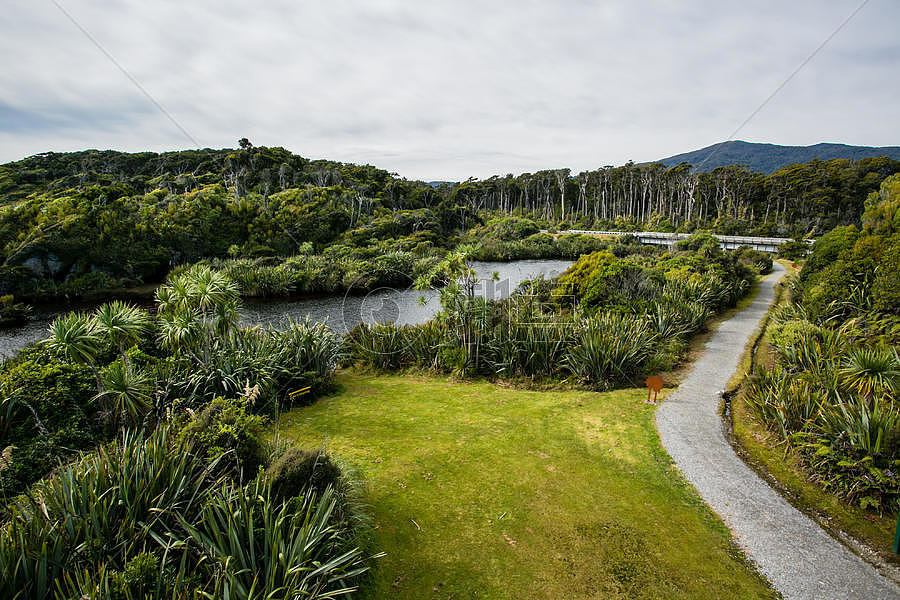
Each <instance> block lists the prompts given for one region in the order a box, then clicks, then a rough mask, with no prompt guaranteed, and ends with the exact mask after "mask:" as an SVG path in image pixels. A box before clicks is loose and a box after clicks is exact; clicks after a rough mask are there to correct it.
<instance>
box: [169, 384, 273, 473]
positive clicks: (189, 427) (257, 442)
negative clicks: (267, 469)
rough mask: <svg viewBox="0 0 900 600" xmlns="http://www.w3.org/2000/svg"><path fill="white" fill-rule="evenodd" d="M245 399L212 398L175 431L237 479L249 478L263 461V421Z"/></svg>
mask: <svg viewBox="0 0 900 600" xmlns="http://www.w3.org/2000/svg"><path fill="white" fill-rule="evenodd" d="M249 404H250V400H249V399H248V398H241V399H234V398H228V399H226V398H222V397H218V398H214V399H213V400H212V401H211V402H210V403H209V404H207V405H206V406H205V407H204V408H203V409H202V410H201V411H200V412H199V413H196V414H195V415H193V416H192V417H191V418H190V420H188V421H187V423H185V424H184V426H183V427H182V428H181V430H180V431H179V432H178V436H177V437H178V439H179V440H182V441H184V442H185V443H186V444H187V445H189V446H191V447H192V448H195V449H196V450H197V451H198V452H199V453H200V454H201V455H203V456H205V457H206V459H207V460H209V461H211V462H215V463H216V464H217V465H219V466H220V467H222V468H223V469H224V470H225V471H226V472H228V473H229V474H230V475H232V476H234V477H236V478H238V479H251V478H253V477H254V476H255V475H256V472H257V471H258V470H259V468H260V467H261V466H262V465H263V464H264V463H265V459H266V448H265V444H264V443H263V439H264V435H265V424H266V421H265V419H264V418H263V417H260V416H258V415H253V414H250V413H249V412H248V410H247V409H248V406H249Z"/></svg>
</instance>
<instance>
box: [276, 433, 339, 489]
mask: <svg viewBox="0 0 900 600" xmlns="http://www.w3.org/2000/svg"><path fill="white" fill-rule="evenodd" d="M268 476H269V481H270V483H271V487H272V494H273V496H274V497H275V498H278V499H289V498H293V497H296V496H305V495H306V494H307V493H308V492H309V491H312V492H314V493H316V494H318V495H322V494H323V493H324V492H325V490H326V488H332V489H334V490H336V491H338V492H340V491H341V469H340V468H339V467H338V466H337V465H335V464H334V462H333V461H332V460H331V457H330V456H328V455H327V454H325V453H324V452H322V451H320V450H306V449H303V448H298V447H296V446H291V447H289V448H288V449H287V450H285V451H284V453H283V454H282V455H281V456H279V457H278V458H277V459H276V460H275V461H274V462H273V463H272V466H271V467H269V474H268Z"/></svg>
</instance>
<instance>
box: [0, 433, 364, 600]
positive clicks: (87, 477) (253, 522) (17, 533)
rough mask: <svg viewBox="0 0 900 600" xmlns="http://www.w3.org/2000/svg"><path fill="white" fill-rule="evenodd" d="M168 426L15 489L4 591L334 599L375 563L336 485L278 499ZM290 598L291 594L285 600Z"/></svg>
mask: <svg viewBox="0 0 900 600" xmlns="http://www.w3.org/2000/svg"><path fill="white" fill-rule="evenodd" d="M216 470H217V466H216V461H215V460H214V461H212V462H209V461H208V460H207V458H206V457H205V456H204V455H203V452H202V451H200V452H198V450H197V448H196V447H195V446H194V445H193V443H192V442H191V440H190V439H188V438H185V437H182V438H180V440H178V441H176V440H173V439H172V437H171V436H170V433H169V430H168V428H167V427H165V426H163V427H161V428H159V429H158V430H157V431H156V432H155V433H153V434H151V435H149V436H141V435H138V434H134V433H126V434H124V435H123V438H122V439H121V441H120V442H119V443H117V444H112V445H108V446H104V447H102V448H100V449H99V451H98V452H96V453H93V454H89V455H86V456H85V457H84V458H83V459H82V460H81V461H80V462H78V463H75V464H70V465H67V466H64V467H62V468H60V470H59V471H58V473H57V474H56V475H55V476H54V477H51V478H49V479H47V480H46V481H44V482H43V483H41V484H40V486H38V487H37V488H35V489H33V490H32V493H31V494H29V495H27V496H21V497H19V498H18V499H17V500H16V502H15V503H14V504H12V505H10V507H9V514H8V518H7V519H6V520H5V521H4V523H3V524H2V526H0V596H3V597H4V598H11V599H14V600H25V599H29V598H35V599H41V600H44V599H48V598H53V599H59V600H62V599H64V598H73V597H78V598H81V597H102V598H136V597H139V598H160V599H162V598H182V597H201V598H221V597H231V598H238V599H241V600H244V599H247V600H249V599H250V598H260V597H295V596H297V597H299V596H302V597H305V598H311V599H316V598H334V597H338V596H343V595H347V594H349V593H350V592H351V591H353V590H354V589H355V583H356V582H357V581H358V580H359V577H360V576H361V575H362V574H363V573H364V572H365V571H366V570H367V568H368V559H367V558H366V557H365V556H364V555H363V553H362V552H361V551H360V550H359V549H357V548H356V547H354V546H353V544H352V539H353V535H354V534H353V531H352V529H351V528H350V526H349V524H348V523H347V522H346V521H341V520H335V519H334V518H333V515H334V514H335V511H336V510H337V509H338V508H340V507H339V502H340V501H339V499H338V498H336V497H335V496H334V494H333V493H332V492H331V490H330V489H328V490H326V491H325V492H324V493H322V494H321V495H318V494H316V493H314V492H311V491H308V490H307V491H305V492H304V493H303V494H302V497H301V498H300V499H299V501H297V502H290V503H286V502H281V501H277V500H275V499H274V498H273V497H272V495H271V493H270V491H269V485H268V483H267V482H266V480H265V478H262V477H258V478H256V479H254V480H253V481H251V482H250V483H249V484H248V485H247V486H246V487H242V486H240V485H238V484H236V483H233V482H230V481H228V480H223V479H221V478H219V477H216V476H215V472H216ZM281 594H285V596H280V595H281Z"/></svg>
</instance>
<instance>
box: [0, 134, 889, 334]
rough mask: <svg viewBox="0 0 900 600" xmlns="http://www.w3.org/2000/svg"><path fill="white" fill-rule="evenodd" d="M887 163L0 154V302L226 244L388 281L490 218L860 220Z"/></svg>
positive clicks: (314, 276)
mask: <svg viewBox="0 0 900 600" xmlns="http://www.w3.org/2000/svg"><path fill="white" fill-rule="evenodd" d="M898 170H900V162H898V161H895V160H892V159H889V158H869V159H863V160H860V161H848V160H832V161H827V162H822V161H813V162H811V163H807V164H800V165H793V166H790V167H785V168H784V169H781V170H779V171H778V172H776V173H773V174H772V175H768V176H767V175H764V174H762V173H756V172H752V171H747V170H745V169H742V168H739V167H721V168H718V169H715V170H713V171H712V172H710V173H693V172H691V170H690V168H689V167H688V166H687V165H679V166H676V167H673V168H670V169H669V168H666V167H665V166H664V165H662V164H651V165H634V164H631V163H629V164H627V165H625V166H622V167H617V168H613V167H603V168H600V169H597V170H592V171H584V172H581V173H577V174H574V173H571V172H570V171H569V170H568V169H556V170H545V171H538V172H535V173H525V174H522V175H519V176H513V175H507V176H504V177H492V178H490V179H486V180H468V181H465V182H462V183H458V184H441V185H438V186H436V187H435V186H432V185H429V184H426V183H423V182H413V181H407V180H405V179H401V178H398V177H397V176H395V175H392V174H390V173H388V172H386V171H384V170H380V169H377V168H375V167H372V166H368V165H366V166H358V165H351V164H344V163H338V162H331V161H324V160H310V159H307V158H303V157H301V156H297V155H295V154H292V153H290V152H288V151H287V150H284V149H282V148H265V147H258V148H257V147H253V146H252V145H250V144H249V142H246V143H245V144H243V145H242V148H240V149H238V150H210V149H204V150H190V151H183V152H168V153H163V154H156V153H138V154H127V153H122V152H114V151H96V150H88V151H84V152H75V153H46V154H41V155H36V156H33V157H29V158H27V159H24V160H21V161H17V162H14V163H8V164H5V165H2V166H0V297H2V298H3V300H2V305H0V306H2V307H3V308H2V310H3V311H4V313H8V314H12V313H14V312H15V311H16V310H18V309H17V308H16V303H17V302H19V301H22V300H25V301H36V300H48V299H53V298H59V299H73V298H78V297H85V296H89V295H90V294H91V293H92V292H95V291H98V290H111V289H122V288H135V287H140V286H142V285H144V284H154V285H155V284H158V283H159V282H161V281H163V280H164V279H165V277H166V275H167V274H168V273H169V272H170V271H172V270H173V269H175V268H177V267H179V266H183V265H190V264H193V263H195V262H197V261H201V260H220V261H223V260H232V261H235V262H233V263H231V264H225V263H220V264H217V265H216V267H217V268H222V269H228V271H229V273H230V274H231V275H232V276H233V277H235V278H236V279H238V280H240V282H241V284H242V288H243V291H244V292H245V295H292V294H309V293H323V292H334V291H343V290H346V289H349V288H352V287H354V286H358V287H359V288H361V289H367V288H368V287H371V286H373V285H376V284H378V283H383V284H390V285H394V284H396V282H395V281H391V279H390V277H389V276H388V273H389V272H393V273H406V274H408V275H410V279H414V278H415V277H417V276H419V275H420V274H422V273H424V272H426V271H427V270H428V269H429V268H430V266H432V265H433V262H429V261H434V260H438V259H440V258H441V257H442V256H443V255H444V254H445V253H446V252H447V251H448V250H449V249H451V248H453V247H455V246H456V245H457V243H458V242H459V241H460V239H461V238H462V237H465V236H466V235H467V234H468V235H471V232H472V230H473V228H475V227H480V226H482V225H485V224H489V223H490V222H491V220H493V219H511V218H514V219H524V220H526V221H531V225H527V226H526V229H527V228H531V230H532V233H531V234H530V235H532V236H534V235H538V236H539V235H541V234H540V233H536V231H537V230H539V229H552V228H559V229H564V228H567V227H581V228H600V229H622V230H639V229H658V230H664V231H675V230H678V231H688V232H693V231H696V230H699V229H712V230H715V231H716V232H718V233H755V234H766V235H769V234H779V235H799V236H802V235H807V234H820V233H822V232H824V231H828V230H830V229H831V228H832V227H834V226H836V225H850V224H856V225H857V226H858V225H859V224H860V218H861V216H862V212H863V206H862V199H863V198H865V197H866V195H867V194H868V193H870V192H872V191H874V190H876V189H877V188H878V186H879V184H880V183H881V181H882V180H883V179H884V178H885V177H887V176H889V175H891V174H893V173H895V172H897V171H898ZM495 231H496V233H497V237H495V238H492V237H490V236H487V237H485V236H476V239H477V241H478V243H479V244H482V245H484V246H486V247H487V246H493V247H494V248H497V249H498V250H497V252H494V253H491V252H485V253H484V254H483V256H484V257H497V258H502V259H511V258H517V257H519V256H543V257H546V256H552V255H554V254H555V255H558V256H577V254H578V253H580V252H581V251H582V250H590V249H591V248H590V247H589V245H588V244H587V243H585V242H581V241H579V242H578V243H577V244H566V243H557V242H554V241H552V240H548V239H546V238H534V239H532V240H531V241H529V242H528V243H527V244H521V243H509V242H520V241H522V239H524V238H517V239H515V240H510V239H501V238H502V236H503V235H506V234H505V233H503V232H502V229H501V230H495ZM498 242H503V243H505V244H506V245H505V246H504V245H503V244H500V243H498ZM292 257H303V258H302V259H301V260H299V261H294V262H293V263H291V261H290V259H291V258H292ZM314 257H315V258H314ZM422 261H424V262H422ZM300 263H302V264H300ZM309 265H318V266H314V267H312V270H310V269H311V267H309ZM277 266H281V268H280V269H278V270H276V269H275V267H277ZM298 271H303V272H302V273H298ZM10 296H12V298H10ZM19 308H21V307H19ZM21 314H24V313H23V312H21ZM3 318H4V314H3V313H0V320H2V319H3Z"/></svg>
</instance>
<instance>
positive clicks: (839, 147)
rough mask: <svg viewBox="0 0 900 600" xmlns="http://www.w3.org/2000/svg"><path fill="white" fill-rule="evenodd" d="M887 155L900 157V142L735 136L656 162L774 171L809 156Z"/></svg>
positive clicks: (855, 157) (850, 157)
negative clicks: (802, 142)
mask: <svg viewBox="0 0 900 600" xmlns="http://www.w3.org/2000/svg"><path fill="white" fill-rule="evenodd" d="M877 156H887V157H890V158H893V159H895V160H900V146H882V147H880V148H877V147H873V146H848V145H847V144H814V145H812V146H778V145H776V144H754V143H750V142H742V141H740V140H735V141H731V142H721V143H718V144H713V145H712V146H707V147H706V148H702V149H700V150H694V151H693V152H685V153H683V154H676V155H675V156H670V157H668V158H661V159H660V160H658V161H656V162H660V163H663V164H664V165H666V166H667V167H674V166H675V165H679V164H681V163H688V164H690V165H693V166H694V167H695V168H696V169H697V170H700V171H712V170H713V169H715V168H716V167H723V166H730V165H746V166H747V167H748V168H749V169H750V170H751V171H759V172H762V173H774V172H775V171H777V170H778V169H781V168H782V167H786V166H788V165H793V164H796V163H806V162H809V161H811V160H816V159H818V160H831V159H834V158H845V159H848V160H859V159H862V158H874V157H877Z"/></svg>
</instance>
